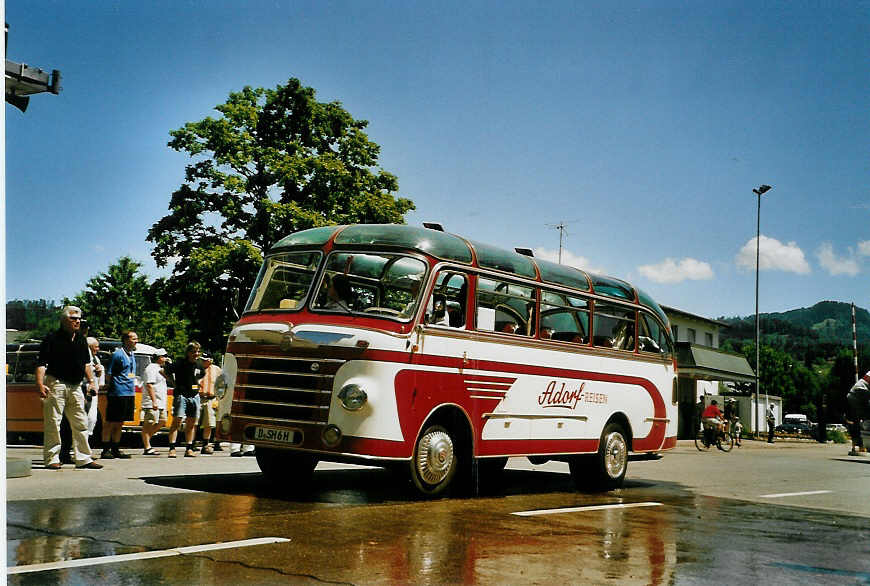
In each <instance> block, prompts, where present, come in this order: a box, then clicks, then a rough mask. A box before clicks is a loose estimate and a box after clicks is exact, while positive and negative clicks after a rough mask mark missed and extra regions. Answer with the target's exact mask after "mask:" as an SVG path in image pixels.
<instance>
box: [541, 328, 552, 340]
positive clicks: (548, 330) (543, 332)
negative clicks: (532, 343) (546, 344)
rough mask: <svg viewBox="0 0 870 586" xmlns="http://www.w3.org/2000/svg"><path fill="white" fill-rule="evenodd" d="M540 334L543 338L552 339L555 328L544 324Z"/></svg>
mask: <svg viewBox="0 0 870 586" xmlns="http://www.w3.org/2000/svg"><path fill="white" fill-rule="evenodd" d="M538 336H539V337H540V338H541V339H542V340H550V339H552V338H553V328H548V327H547V326H542V327H541V331H540V333H539V334H538Z"/></svg>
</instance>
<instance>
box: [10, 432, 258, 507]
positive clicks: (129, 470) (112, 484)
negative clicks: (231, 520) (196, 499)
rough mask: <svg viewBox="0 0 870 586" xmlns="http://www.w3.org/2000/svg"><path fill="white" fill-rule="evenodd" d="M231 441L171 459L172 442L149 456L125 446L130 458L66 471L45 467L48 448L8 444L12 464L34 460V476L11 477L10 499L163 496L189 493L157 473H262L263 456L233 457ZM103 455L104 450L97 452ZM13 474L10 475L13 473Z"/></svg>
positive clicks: (32, 472) (66, 467) (140, 449)
mask: <svg viewBox="0 0 870 586" xmlns="http://www.w3.org/2000/svg"><path fill="white" fill-rule="evenodd" d="M228 448H229V444H226V445H225V447H224V451H222V452H215V453H214V454H212V455H202V454H198V455H197V457H195V458H185V457H184V451H183V450H182V451H179V457H178V458H174V459H173V458H168V457H167V455H166V454H167V448H166V446H163V447H158V448H157V449H158V450H159V451H160V455H159V456H143V455H142V448H130V449H124V451H125V452H127V453H128V454H130V455H131V456H132V458H130V459H129V460H100V459H99V457H98V458H96V461H97V462H99V463H100V464H102V465H103V469H102V470H76V468H75V466H73V465H72V464H67V465H66V466H64V467H63V468H62V469H61V470H47V469H45V468H44V467H43V466H42V446H7V447H6V465H7V471H8V468H9V463H10V462H13V461H14V460H16V459H17V460H19V461H24V462H30V463H32V466H31V469H30V475H29V476H24V477H20V478H8V477H7V480H6V500H7V501H15V500H32V499H45V498H81V497H91V496H122V495H133V494H143V493H152V494H161V493H164V494H165V493H178V492H188V491H184V490H183V489H177V488H171V487H166V486H160V485H157V484H149V483H148V482H146V479H149V478H153V477H165V476H178V475H188V474H193V475H206V474H237V473H259V472H260V468H259V467H258V466H257V459H256V458H252V457H241V458H232V457H230V452H229V449H228ZM97 455H99V451H97ZM7 476H8V475H7Z"/></svg>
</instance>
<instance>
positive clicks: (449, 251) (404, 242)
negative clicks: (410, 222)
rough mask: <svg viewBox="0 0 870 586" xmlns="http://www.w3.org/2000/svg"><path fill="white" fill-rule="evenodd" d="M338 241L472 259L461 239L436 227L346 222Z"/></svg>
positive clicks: (465, 260)
mask: <svg viewBox="0 0 870 586" xmlns="http://www.w3.org/2000/svg"><path fill="white" fill-rule="evenodd" d="M335 243H336V244H337V245H343V244H368V245H371V244H375V245H376V244H382V245H385V246H401V247H402V248H415V249H417V250H420V251H422V252H425V253H427V254H431V255H432V256H435V257H438V258H442V259H445V260H455V261H457V262H462V263H470V262H471V250H470V249H469V248H468V245H467V244H466V243H465V241H464V240H462V239H461V238H459V237H458V236H453V235H452V234H445V233H444V232H438V231H437V230H429V229H427V228H418V227H416V226H404V225H401V224H359V225H355V226H348V227H347V228H345V229H344V230H342V231H341V232H340V233H339V234H338V236H336V237H335Z"/></svg>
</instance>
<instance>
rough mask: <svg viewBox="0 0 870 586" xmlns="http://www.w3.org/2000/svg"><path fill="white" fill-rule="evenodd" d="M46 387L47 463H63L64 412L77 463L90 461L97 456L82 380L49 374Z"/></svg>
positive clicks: (45, 431)
mask: <svg viewBox="0 0 870 586" xmlns="http://www.w3.org/2000/svg"><path fill="white" fill-rule="evenodd" d="M45 386H46V387H48V396H47V397H45V399H43V400H42V430H43V439H42V442H43V448H42V454H43V461H44V462H45V465H46V466H48V465H49V464H55V463H60V421H61V418H62V417H63V416H64V415H66V418H67V420H68V421H69V426H70V429H72V440H73V452H74V453H75V462H76V466H84V465H85V464H88V463H90V462H91V461H92V460H93V456H92V455H91V448H90V446H88V418H87V415H86V414H85V396H84V394H83V393H82V387H81V383H74V384H67V383H65V382H63V381H60V380H57V379H56V378H54V377H53V376H51V375H48V376H46V377H45ZM96 400H97V399H96V397H94V401H95V402H96Z"/></svg>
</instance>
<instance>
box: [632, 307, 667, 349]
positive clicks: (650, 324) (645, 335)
mask: <svg viewBox="0 0 870 586" xmlns="http://www.w3.org/2000/svg"><path fill="white" fill-rule="evenodd" d="M639 326H640V334H639V335H638V338H637V342H638V350H640V351H641V352H649V353H652V354H669V353H670V346H669V344H668V339H667V336H666V335H665V332H664V328H662V327H659V323H658V322H657V321H656V320H655V319H653V318H652V317H650V316H648V315H646V314H643V313H642V314H641V320H640V323H639Z"/></svg>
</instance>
